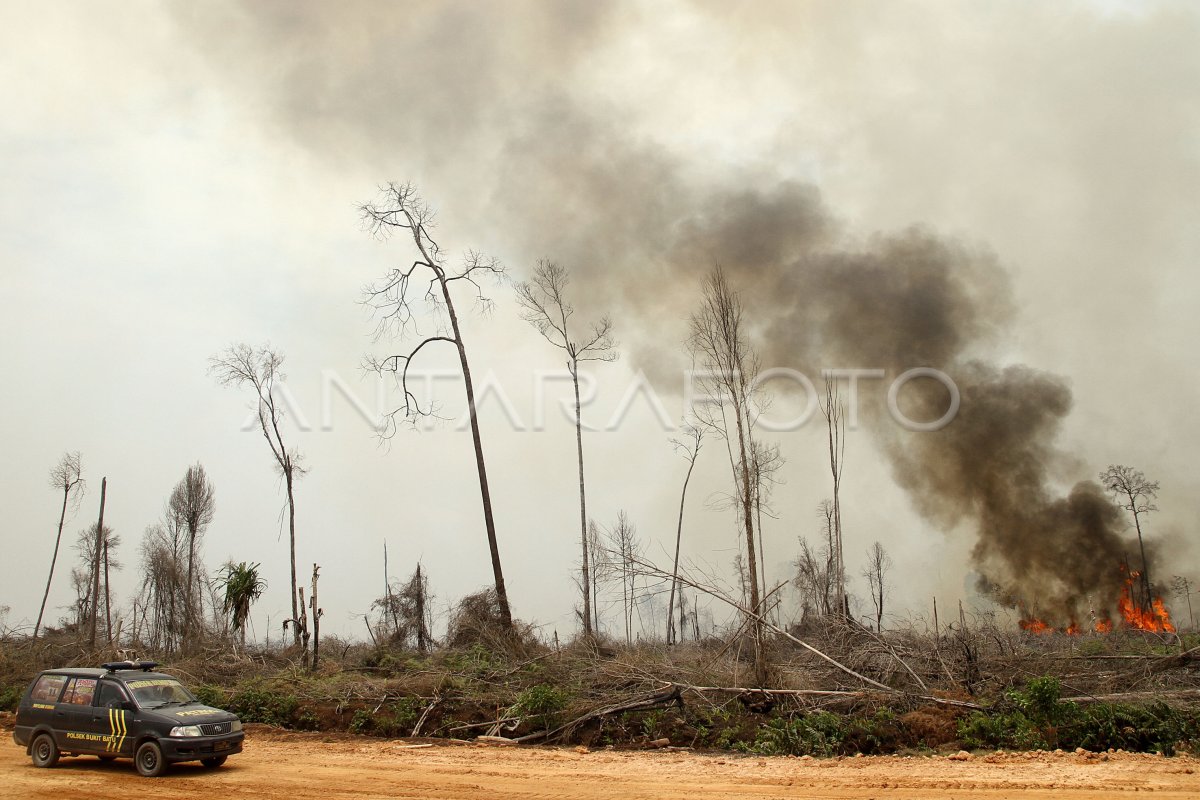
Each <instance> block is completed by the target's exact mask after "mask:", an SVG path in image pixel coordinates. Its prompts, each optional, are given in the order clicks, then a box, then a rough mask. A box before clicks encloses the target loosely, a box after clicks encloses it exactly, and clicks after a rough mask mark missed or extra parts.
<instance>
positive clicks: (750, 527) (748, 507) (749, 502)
mask: <svg viewBox="0 0 1200 800" xmlns="http://www.w3.org/2000/svg"><path fill="white" fill-rule="evenodd" d="M745 402H746V398H745V397H744V396H739V394H738V393H736V392H735V393H734V395H733V414H734V418H735V420H736V423H737V437H738V457H739V462H740V464H741V472H742V518H743V520H744V522H745V529H746V570H747V573H748V577H749V579H750V580H749V583H750V608H751V610H752V611H753V612H754V618H753V620H752V625H753V630H754V678H755V680H756V681H758V683H759V685H760V686H761V685H763V684H765V683H766V680H767V670H766V664H765V663H764V662H763V652H762V632H763V631H762V629H763V625H762V606H761V604H762V599H761V597H760V594H759V591H758V559H757V557H756V555H755V551H754V517H753V497H751V495H750V470H749V466H750V464H749V462H748V459H747V456H746V430H745V428H746V425H745V418H744V416H743V406H744V404H745Z"/></svg>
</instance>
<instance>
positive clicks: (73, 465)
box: [33, 450, 84, 639]
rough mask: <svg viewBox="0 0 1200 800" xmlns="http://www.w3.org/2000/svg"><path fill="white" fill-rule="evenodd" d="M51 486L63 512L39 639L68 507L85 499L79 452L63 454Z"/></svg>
mask: <svg viewBox="0 0 1200 800" xmlns="http://www.w3.org/2000/svg"><path fill="white" fill-rule="evenodd" d="M50 486H51V488H53V489H56V490H58V491H60V492H62V511H61V512H59V515H58V534H57V535H56V536H55V537H54V554H53V555H52V556H50V575H49V576H48V577H47V578H46V592H45V594H43V595H42V606H41V608H40V609H38V616H37V622H36V623H35V624H34V626H33V638H34V639H37V637H38V632H39V631H40V630H41V629H42V617H43V616H44V615H45V613H46V601H47V600H49V599H50V584H51V583H52V582H53V581H54V565H55V563H57V562H58V548H59V546H60V545H61V544H62V532H63V523H65V522H66V521H67V506H72V507H74V508H78V507H79V500H80V498H82V497H83V489H84V480H83V459H82V457H81V456H80V455H79V451H78V450H76V451H75V452H74V453H63V457H62V458H60V459H59V460H58V463H57V464H56V465H55V466H54V469H52V470H50Z"/></svg>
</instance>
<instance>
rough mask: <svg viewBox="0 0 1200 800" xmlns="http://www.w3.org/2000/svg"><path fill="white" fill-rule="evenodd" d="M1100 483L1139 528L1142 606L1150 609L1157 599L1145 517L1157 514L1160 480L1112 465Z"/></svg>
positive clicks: (1131, 469)
mask: <svg viewBox="0 0 1200 800" xmlns="http://www.w3.org/2000/svg"><path fill="white" fill-rule="evenodd" d="M1100 483H1101V484H1102V485H1103V486H1104V488H1105V489H1107V490H1108V491H1109V493H1110V494H1112V495H1113V497H1114V498H1115V499H1116V501H1117V504H1118V505H1120V506H1121V508H1123V509H1125V510H1126V511H1128V512H1129V513H1131V514H1133V525H1134V527H1135V528H1136V529H1137V537H1138V549H1139V550H1140V551H1141V556H1142V569H1141V581H1140V583H1141V585H1142V602H1141V607H1142V608H1144V609H1147V610H1148V609H1149V608H1150V603H1151V602H1152V601H1153V600H1154V595H1153V593H1152V590H1151V588H1150V587H1151V585H1152V584H1151V582H1150V565H1149V564H1148V563H1147V562H1146V544H1145V542H1143V541H1142V514H1149V513H1150V512H1151V511H1158V506H1156V505H1154V498H1156V497H1157V496H1158V481H1152V480H1148V479H1147V478H1146V476H1145V475H1144V474H1143V473H1142V471H1141V470H1136V469H1134V468H1133V467H1127V466H1125V465H1124V464H1111V465H1109V467H1108V469H1106V470H1105V471H1104V472H1101V473H1100Z"/></svg>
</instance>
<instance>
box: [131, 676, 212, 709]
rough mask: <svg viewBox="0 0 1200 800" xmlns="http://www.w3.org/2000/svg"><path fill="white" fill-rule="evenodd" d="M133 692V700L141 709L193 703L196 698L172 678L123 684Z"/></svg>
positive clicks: (148, 679) (146, 679)
mask: <svg viewBox="0 0 1200 800" xmlns="http://www.w3.org/2000/svg"><path fill="white" fill-rule="evenodd" d="M125 685H126V686H128V687H129V690H130V691H131V692H133V698H134V700H136V701H137V704H138V705H139V706H141V707H142V708H158V707H159V706H166V705H172V704H176V705H183V704H185V703H194V702H196V698H195V697H193V696H192V693H191V692H189V691H188V690H187V689H185V688H183V684H182V683H180V682H179V681H177V680H175V679H173V678H145V679H143V680H136V681H129V682H127V683H126V684H125Z"/></svg>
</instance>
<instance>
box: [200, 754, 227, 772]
mask: <svg viewBox="0 0 1200 800" xmlns="http://www.w3.org/2000/svg"><path fill="white" fill-rule="evenodd" d="M227 758H229V756H210V757H209V758H202V759H200V763H201V764H203V765H204V766H206V767H208V768H209V769H216V768H217V767H219V766H221V765H222V764H224V763H225V759H227Z"/></svg>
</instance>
